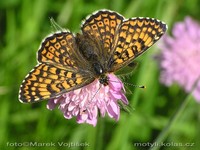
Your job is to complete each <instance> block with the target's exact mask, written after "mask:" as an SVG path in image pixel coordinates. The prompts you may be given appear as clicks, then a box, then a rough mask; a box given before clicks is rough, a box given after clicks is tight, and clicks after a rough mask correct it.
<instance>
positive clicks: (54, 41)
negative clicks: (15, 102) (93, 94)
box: [19, 32, 94, 103]
mask: <svg viewBox="0 0 200 150" xmlns="http://www.w3.org/2000/svg"><path fill="white" fill-rule="evenodd" d="M79 55H80V54H79V53H78V50H77V46H76V43H75V39H74V36H73V34H72V33H70V32H59V33H55V34H53V35H50V36H49V37H47V38H46V39H45V40H44V41H43V42H42V44H41V47H40V49H39V51H38V61H39V64H38V65H37V66H36V67H35V68H34V69H33V70H32V71H31V72H30V73H29V74H28V75H27V76H26V77H25V79H24V81H23V82H22V84H21V86H20V91H19V99H20V101H21V102H25V103H28V102H36V101H40V100H45V99H49V98H54V97H56V96H59V95H60V94H62V93H65V92H68V91H71V90H75V89H77V88H80V87H82V86H85V85H87V84H89V83H91V82H92V81H93V80H94V78H93V77H92V76H91V72H89V71H88V70H86V69H84V68H87V66H86V65H87V64H86V63H84V61H85V60H84V59H83V58H82V57H81V56H79Z"/></svg>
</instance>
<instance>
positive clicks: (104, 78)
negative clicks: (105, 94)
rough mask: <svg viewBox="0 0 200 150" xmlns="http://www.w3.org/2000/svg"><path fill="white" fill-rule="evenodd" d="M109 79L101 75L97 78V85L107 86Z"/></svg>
mask: <svg viewBox="0 0 200 150" xmlns="http://www.w3.org/2000/svg"><path fill="white" fill-rule="evenodd" d="M108 81H109V78H108V76H107V75H106V74H102V75H100V77H99V83H101V84H103V85H104V86H107V85H108Z"/></svg>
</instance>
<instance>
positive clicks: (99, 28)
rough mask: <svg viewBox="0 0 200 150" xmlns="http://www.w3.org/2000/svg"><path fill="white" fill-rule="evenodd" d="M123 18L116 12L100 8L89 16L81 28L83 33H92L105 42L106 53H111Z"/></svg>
mask: <svg viewBox="0 0 200 150" xmlns="http://www.w3.org/2000/svg"><path fill="white" fill-rule="evenodd" d="M123 19H124V18H123V16H121V15H120V14H118V13H116V12H113V11H109V10H100V11H98V12H95V13H93V14H92V15H90V16H89V17H87V19H86V20H85V21H84V23H83V24H82V27H81V30H82V32H83V34H90V35H92V36H93V37H94V38H96V39H99V40H100V42H101V43H103V49H104V50H105V53H108V54H109V53H110V52H111V49H112V46H113V42H114V38H115V34H116V31H117V29H118V27H119V25H120V24H121V23H122V21H123Z"/></svg>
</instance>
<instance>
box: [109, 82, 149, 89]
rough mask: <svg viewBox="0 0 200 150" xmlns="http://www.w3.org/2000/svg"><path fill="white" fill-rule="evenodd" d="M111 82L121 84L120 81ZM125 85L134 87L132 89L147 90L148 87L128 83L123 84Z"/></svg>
mask: <svg viewBox="0 0 200 150" xmlns="http://www.w3.org/2000/svg"><path fill="white" fill-rule="evenodd" d="M109 81H111V82H116V83H120V82H119V81H112V80H109ZM123 84H125V85H129V86H132V87H137V88H141V89H146V86H144V85H135V84H132V83H127V82H123Z"/></svg>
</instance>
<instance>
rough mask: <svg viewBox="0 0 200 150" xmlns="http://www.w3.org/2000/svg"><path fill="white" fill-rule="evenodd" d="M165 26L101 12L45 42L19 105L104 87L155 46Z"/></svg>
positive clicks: (25, 82)
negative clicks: (93, 86) (93, 85)
mask: <svg viewBox="0 0 200 150" xmlns="http://www.w3.org/2000/svg"><path fill="white" fill-rule="evenodd" d="M166 30H167V25H166V24H165V23H164V22H162V21H160V20H157V19H153V18H148V17H146V18H145V17H144V18H143V17H136V18H130V19H125V18H124V17H123V16H122V15H120V14H118V13H117V12H114V11H110V10H99V11H97V12H94V13H92V15H89V16H88V17H87V18H86V19H85V20H84V21H83V23H82V25H81V33H77V34H73V33H72V32H70V31H68V30H62V31H58V32H56V33H54V34H51V35H49V36H47V37H46V38H45V39H44V40H43V42H42V43H41V46H40V48H39V50H38V53H37V60H38V64H37V65H36V66H35V67H34V69H33V70H31V71H30V73H29V74H28V75H27V76H26V77H25V79H24V80H23V82H22V84H21V86H20V91H19V100H20V101H21V102H23V103H30V102H37V101H41V100H45V99H51V98H55V97H58V96H60V95H61V94H63V93H66V92H69V91H72V90H76V89H78V88H81V87H83V86H86V85H88V84H90V83H92V82H93V81H94V80H96V79H97V80H99V82H100V83H101V84H102V85H104V86H107V85H108V84H109V82H108V81H109V78H108V76H107V75H108V74H109V73H115V72H116V71H118V70H120V69H122V68H123V67H125V66H127V65H128V64H130V63H131V62H132V61H133V60H134V59H135V58H136V57H138V56H140V55H141V54H143V53H144V52H145V51H146V50H147V49H148V48H149V47H151V46H152V45H153V44H154V43H155V42H156V41H158V40H159V39H160V38H161V37H162V35H163V34H164V33H165V31H166Z"/></svg>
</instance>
